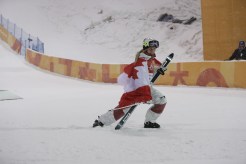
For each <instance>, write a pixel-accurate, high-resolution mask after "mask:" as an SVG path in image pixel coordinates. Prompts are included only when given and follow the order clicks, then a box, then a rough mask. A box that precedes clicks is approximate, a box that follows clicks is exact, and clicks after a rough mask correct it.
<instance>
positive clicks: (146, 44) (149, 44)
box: [143, 38, 159, 50]
mask: <svg viewBox="0 0 246 164" xmlns="http://www.w3.org/2000/svg"><path fill="white" fill-rule="evenodd" d="M149 47H155V48H158V47H159V42H158V41H157V40H155V39H152V38H145V39H144V40H143V49H144V50H145V49H147V48H149Z"/></svg>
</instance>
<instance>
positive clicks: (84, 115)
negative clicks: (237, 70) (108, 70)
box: [0, 0, 246, 164]
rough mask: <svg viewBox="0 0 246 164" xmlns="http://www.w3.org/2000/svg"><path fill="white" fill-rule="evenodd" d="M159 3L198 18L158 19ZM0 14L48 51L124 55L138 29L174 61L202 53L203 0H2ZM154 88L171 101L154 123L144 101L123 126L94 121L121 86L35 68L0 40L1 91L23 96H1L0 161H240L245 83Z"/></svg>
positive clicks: (244, 152) (134, 47) (102, 58)
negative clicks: (154, 126) (188, 21)
mask: <svg viewBox="0 0 246 164" xmlns="http://www.w3.org/2000/svg"><path fill="white" fill-rule="evenodd" d="M14 11H16V12H14ZM17 11H18V12H17ZM101 11H103V12H102V13H101ZM166 12H167V13H170V14H173V15H174V16H176V17H177V18H180V19H185V18H189V17H191V16H195V17H197V18H198V20H197V21H196V22H194V24H192V25H190V26H184V25H179V24H172V23H160V22H156V21H155V20H156V19H157V18H158V16H159V15H160V14H163V13H166ZM0 13H2V14H3V16H5V17H7V18H9V19H10V20H11V21H13V22H15V23H16V24H17V25H18V26H20V27H23V29H24V30H25V31H27V32H30V33H31V34H32V35H34V36H38V37H39V38H40V39H41V40H42V41H44V42H45V51H46V54H47V55H51V56H60V57H64V58H69V59H77V60H82V61H90V62H98V63H129V62H131V61H132V60H133V59H134V54H135V53H136V51H138V50H139V49H140V48H141V42H142V40H143V38H145V37H154V38H157V39H158V40H160V44H161V47H160V48H159V49H158V51H157V55H158V54H159V55H158V57H159V59H160V60H161V59H162V58H164V56H166V54H169V53H170V52H174V53H175V59H174V61H201V60H202V30H201V14H200V0H185V1H180V0H165V1H164V0H155V1H149V0H134V1H132V0H125V1H118V0H106V1H103V3H102V1H100V0H42V1H39V0H35V1H34V0H25V1H18V0H0ZM100 13H101V14H100ZM109 16H112V18H113V19H112V20H111V19H109V20H111V21H104V20H105V18H108V17H109ZM44 27H45V28H44ZM171 27H173V30H170V28H171ZM86 29H87V30H86ZM162 54H165V55H162ZM157 88H158V89H159V90H160V91H161V92H163V93H164V94H165V95H166V97H167V100H168V105H167V107H166V109H165V111H164V113H163V115H162V116H161V117H160V118H159V120H158V122H159V123H160V124H161V127H162V128H161V129H158V130H151V129H144V128H143V121H144V116H145V112H146V110H147V109H148V107H149V106H148V105H141V106H139V107H138V108H137V110H136V111H135V112H134V113H133V115H132V116H131V117H130V119H129V120H128V122H127V124H126V125H125V126H124V128H123V129H122V130H120V131H115V130H114V126H115V124H113V125H112V126H109V127H105V128H95V129H93V128H91V126H92V123H93V122H94V120H95V119H96V118H97V116H98V115H100V114H102V113H104V112H106V111H107V110H109V109H112V108H113V107H115V106H116V105H117V102H118V101H119V98H120V96H121V94H122V92H123V89H122V87H121V86H118V85H117V84H103V83H92V82H89V81H83V80H78V79H73V78H68V77H64V76H60V75H57V74H52V73H50V72H46V71H43V70H40V69H37V68H36V67H33V66H32V65H30V64H27V63H26V62H25V61H24V59H23V58H22V57H20V56H18V55H15V54H13V52H12V51H10V50H9V48H8V47H7V46H6V44H4V43H3V42H2V41H0V90H8V91H10V92H12V93H13V94H16V95H18V96H20V97H22V98H23V99H19V100H6V101H0V164H81V163H100V164H111V163H112V164H115V163H127V164H135V163H139V164H140V163H141V164H143V163H146V164H147V163H148V164H149V163H155V164H156V163H165V164H198V163H199V164H208V163H209V164H245V163H246V119H245V117H246V111H245V103H244V101H245V98H246V90H245V89H233V88H231V89H229V88H203V87H185V86H180V87H172V86H158V87H157Z"/></svg>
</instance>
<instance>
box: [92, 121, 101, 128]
mask: <svg viewBox="0 0 246 164" xmlns="http://www.w3.org/2000/svg"><path fill="white" fill-rule="evenodd" d="M103 125H104V124H103V123H102V122H100V121H99V120H95V122H94V123H93V126H92V127H93V128H95V127H97V126H101V127H103Z"/></svg>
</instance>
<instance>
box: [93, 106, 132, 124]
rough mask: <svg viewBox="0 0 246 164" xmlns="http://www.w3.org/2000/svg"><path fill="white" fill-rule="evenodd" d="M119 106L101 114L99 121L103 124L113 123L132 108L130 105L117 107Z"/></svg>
mask: <svg viewBox="0 0 246 164" xmlns="http://www.w3.org/2000/svg"><path fill="white" fill-rule="evenodd" d="M117 108H118V107H116V108H115V109H113V110H109V111H108V112H106V113H105V114H103V115H101V116H99V118H98V121H100V122H101V123H102V124H103V125H106V126H108V125H111V124H113V123H114V122H116V121H117V120H119V119H120V118H121V117H122V116H124V115H125V113H126V112H127V111H128V110H129V109H130V108H129V107H127V108H123V109H122V108H121V109H117Z"/></svg>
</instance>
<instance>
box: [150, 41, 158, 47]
mask: <svg viewBox="0 0 246 164" xmlns="http://www.w3.org/2000/svg"><path fill="white" fill-rule="evenodd" d="M149 47H155V48H158V47H159V42H158V41H157V40H151V41H150V42H149Z"/></svg>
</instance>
